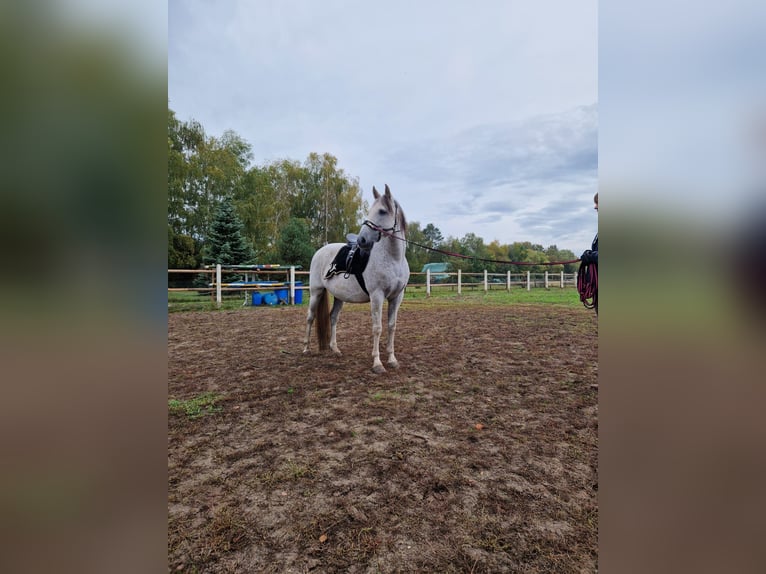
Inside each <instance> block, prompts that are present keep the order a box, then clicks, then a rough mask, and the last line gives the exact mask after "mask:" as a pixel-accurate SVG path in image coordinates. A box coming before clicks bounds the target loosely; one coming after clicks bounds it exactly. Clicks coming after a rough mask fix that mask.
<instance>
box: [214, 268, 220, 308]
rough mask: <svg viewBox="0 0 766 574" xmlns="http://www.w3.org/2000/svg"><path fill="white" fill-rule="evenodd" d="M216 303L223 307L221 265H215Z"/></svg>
mask: <svg viewBox="0 0 766 574" xmlns="http://www.w3.org/2000/svg"><path fill="white" fill-rule="evenodd" d="M215 303H216V305H218V306H219V307H220V306H221V264H220V263H216V264H215Z"/></svg>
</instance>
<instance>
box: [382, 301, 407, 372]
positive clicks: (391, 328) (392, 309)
mask: <svg viewBox="0 0 766 574" xmlns="http://www.w3.org/2000/svg"><path fill="white" fill-rule="evenodd" d="M403 298H404V290H402V291H401V292H400V293H399V294H398V295H397V296H396V297H394V298H393V299H391V300H390V301H389V302H388V342H387V343H386V353H388V366H389V367H391V368H392V369H398V368H399V361H397V360H396V356H394V336H395V335H396V316H397V314H398V312H399V306H400V305H401V304H402V299H403Z"/></svg>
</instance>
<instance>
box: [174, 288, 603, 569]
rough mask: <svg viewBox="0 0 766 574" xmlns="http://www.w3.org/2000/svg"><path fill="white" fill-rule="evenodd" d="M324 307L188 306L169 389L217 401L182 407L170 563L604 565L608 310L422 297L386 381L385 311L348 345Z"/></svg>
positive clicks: (348, 332) (353, 314) (177, 325)
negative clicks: (323, 326)
mask: <svg viewBox="0 0 766 574" xmlns="http://www.w3.org/2000/svg"><path fill="white" fill-rule="evenodd" d="M305 314H306V307H305V305H304V306H302V307H278V308H245V309H242V310H240V311H230V312H226V311H224V312H199V313H197V312H193V313H173V314H170V315H169V319H168V322H169V325H168V358H169V366H168V387H169V388H168V395H169V399H172V400H174V401H179V402H180V401H186V402H183V403H181V404H182V405H190V404H191V402H190V401H192V400H193V399H196V398H199V397H203V396H207V397H208V398H209V403H208V404H206V405H204V404H203V405H202V406H201V407H200V408H201V410H200V411H199V412H196V411H194V410H193V409H192V410H189V411H188V412H187V411H186V410H184V408H183V407H179V406H178V404H179V403H177V402H176V403H173V404H174V405H176V406H175V407H174V408H172V409H170V412H169V425H168V426H169V428H168V431H169V437H168V480H169V492H168V568H169V571H172V572H200V573H201V572H216V573H218V572H241V573H252V572H258V573H260V572H275V573H277V572H295V573H299V572H313V573H324V572H352V573H353V572H358V573H373V572H375V573H377V572H381V573H393V572H402V573H405V572H406V573H409V572H413V573H414V572H418V573H422V572H434V573H449V572H465V573H469V572H473V573H481V572H483V573H497V572H524V573H534V572H539V573H543V572H546V573H547V572H562V573H572V572H596V571H597V544H598V506H597V495H598V469H597V462H598V384H597V376H598V362H597V361H598V348H597V336H598V329H597V321H596V317H595V315H594V313H593V312H592V311H588V310H586V309H584V308H582V307H579V308H577V307H564V306H555V305H479V304H469V303H466V304H460V305H456V304H454V303H452V304H450V305H446V304H445V305H441V306H440V305H433V304H418V303H417V302H409V301H408V302H405V305H404V306H403V307H402V310H401V311H400V314H399V328H398V331H397V338H396V343H397V344H396V356H397V358H398V360H399V363H400V365H401V367H400V368H399V369H398V370H396V371H393V370H389V371H388V372H387V373H385V374H382V375H375V374H373V373H372V371H371V366H372V358H371V356H370V350H371V341H372V335H371V332H370V317H369V308H368V307H367V306H363V305H347V306H346V307H345V308H344V310H343V313H342V315H341V318H340V325H339V327H338V345H339V347H340V349H341V351H343V356H342V357H340V358H336V357H334V356H332V355H331V354H329V353H327V354H321V355H320V354H319V353H318V351H317V346H316V339H315V336H313V335H312V343H313V344H312V350H313V354H312V355H310V356H304V355H302V353H301V351H302V348H303V344H302V340H303V336H304V331H305ZM384 340H385V329H384ZM381 348H382V349H383V353H382V359H383V361H384V363H385V352H384V351H385V347H384V345H383V344H382V345H381ZM206 393H208V394H207V395H206Z"/></svg>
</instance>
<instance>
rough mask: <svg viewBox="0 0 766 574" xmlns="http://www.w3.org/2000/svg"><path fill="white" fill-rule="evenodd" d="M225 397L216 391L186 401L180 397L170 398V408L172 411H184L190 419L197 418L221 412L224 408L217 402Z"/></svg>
mask: <svg viewBox="0 0 766 574" xmlns="http://www.w3.org/2000/svg"><path fill="white" fill-rule="evenodd" d="M222 398H223V397H222V396H221V395H217V394H215V393H203V394H201V395H199V396H198V397H194V398H193V399H187V400H185V401H182V400H179V399H169V400H168V410H169V411H170V412H171V413H184V414H186V416H187V417H189V418H190V419H197V418H199V417H203V416H205V415H212V414H213V413H220V412H221V411H222V410H223V408H222V407H219V406H216V403H217V402H218V401H219V400H221V399H222Z"/></svg>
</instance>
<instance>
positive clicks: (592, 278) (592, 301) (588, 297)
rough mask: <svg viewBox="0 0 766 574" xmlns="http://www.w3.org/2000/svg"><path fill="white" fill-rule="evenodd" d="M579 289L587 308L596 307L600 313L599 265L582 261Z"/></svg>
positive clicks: (578, 277) (578, 279) (578, 271)
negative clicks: (598, 297)
mask: <svg viewBox="0 0 766 574" xmlns="http://www.w3.org/2000/svg"><path fill="white" fill-rule="evenodd" d="M577 291H578V293H580V301H581V302H582V304H583V305H584V306H585V308H586V309H593V308H595V309H596V313H598V307H597V305H598V299H597V296H598V266H597V265H595V264H592V263H580V268H579V269H578V270H577Z"/></svg>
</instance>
